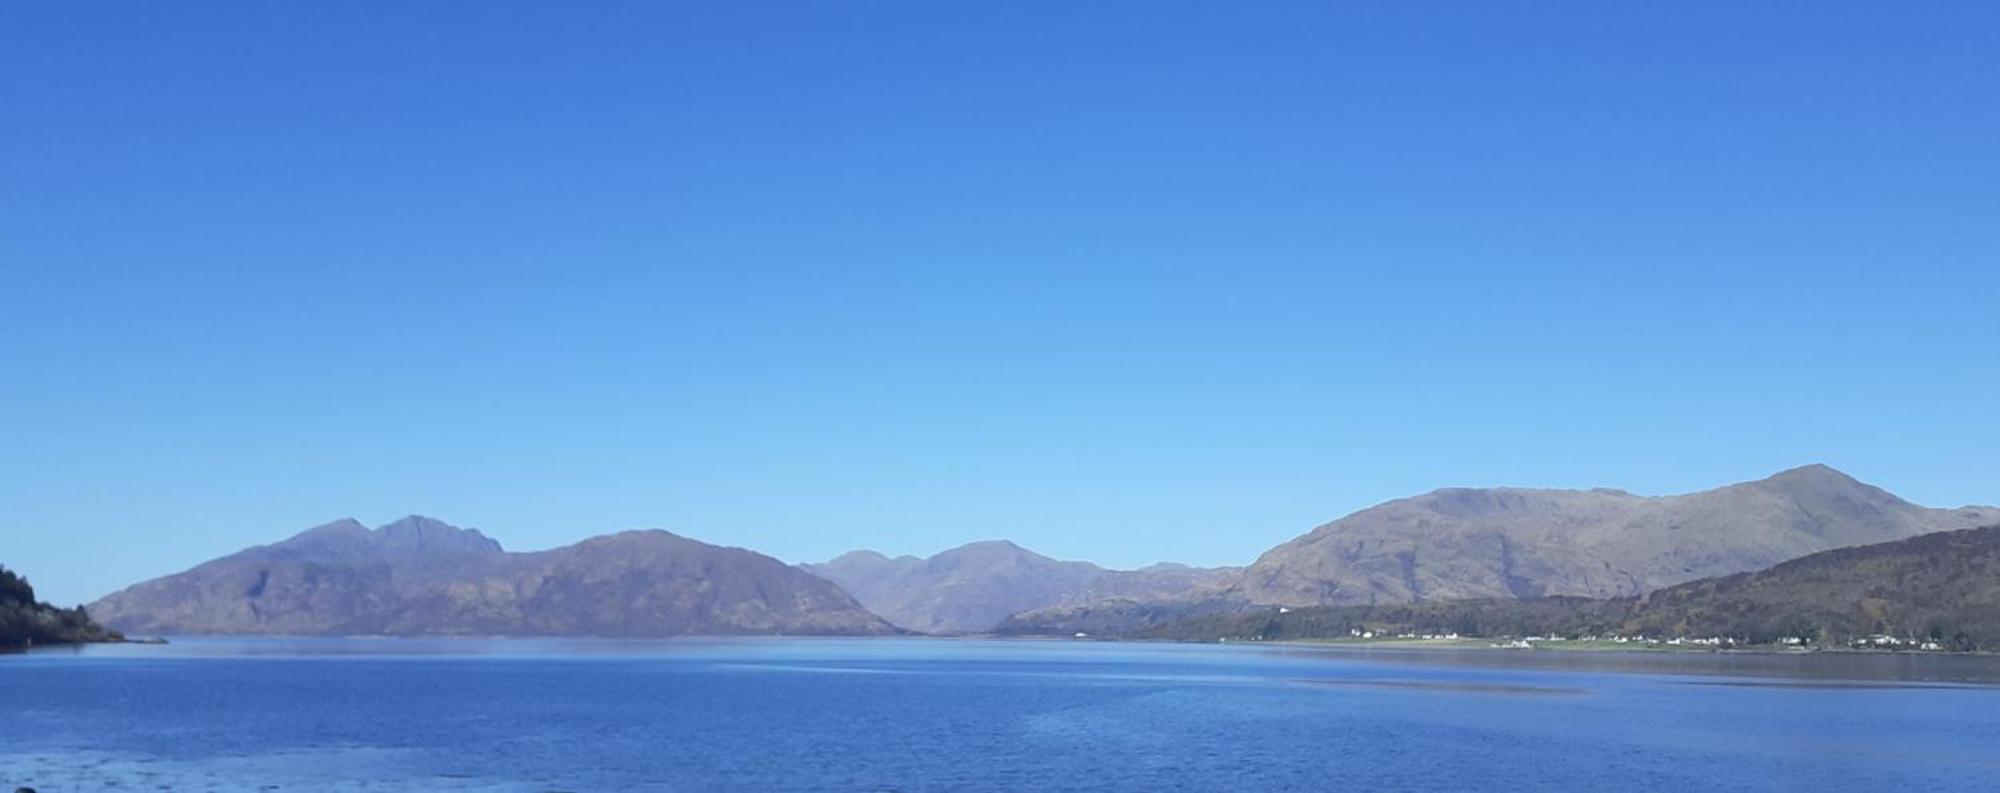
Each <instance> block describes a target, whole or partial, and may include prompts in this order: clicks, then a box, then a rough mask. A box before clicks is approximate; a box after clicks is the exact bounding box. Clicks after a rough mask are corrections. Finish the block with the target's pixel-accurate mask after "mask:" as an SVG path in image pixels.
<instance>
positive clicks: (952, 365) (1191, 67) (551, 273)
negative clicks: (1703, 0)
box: [0, 2, 2000, 602]
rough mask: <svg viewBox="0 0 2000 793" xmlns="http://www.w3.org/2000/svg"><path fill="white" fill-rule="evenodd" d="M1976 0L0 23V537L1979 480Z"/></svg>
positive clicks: (727, 7)
mask: <svg viewBox="0 0 2000 793" xmlns="http://www.w3.org/2000/svg"><path fill="white" fill-rule="evenodd" d="M1992 8H1993V6H1991V5H1990V4H1980V3H1966V4H1917V5H1914V6H1898V7H1897V8H1894V9H1890V8H1888V7H1886V6H1879V5H1877V6H1874V7H1870V6H1869V5H1861V4H1843V3H1817V2H1815V3H1768V4H1766V3H1759V4H1739V3H1712V4H1673V5H1672V6H1671V7H1669V6H1665V5H1662V6H1658V7H1653V8H1647V9H1632V8H1629V7H1612V6H1605V5H1602V4H1542V3H1498V4H1477V6H1476V7H1468V6H1467V4H1458V3H1394V4H1390V3H1381V4H1346V5H1341V4H1328V3H1299V4H1286V3H1260V4H1252V5H1250V6H1247V7H1246V6H1243V5H1241V4H1175V3H1160V2H1145V3H1098V4H1084V5H1082V6H1079V5H1076V4H1068V3H982V4H971V3H958V4H952V3H945V4H939V3H907V4H905V3H868V4H860V5H854V4H808V3H796V4H777V3H709V4H669V3H607V4H594V5H592V6H590V7H588V8H579V7H577V6H576V5H575V4H557V3H541V4H520V3H457V4H445V3H436V4H416V3H341V4H296V3H295V4H270V3H248V2H246V3H241V4H216V3H184V4H158V3H99V4H87V6H86V5H84V4H72V3H35V4H29V3H16V4H9V5H7V6H5V7H0V448H4V452H0V563H4V564H6V565H8V566H11V567H15V568H18V569H21V570H22V571H24V572H25V573H27V574H28V575H29V577H30V578H31V579H32V580H33V581H35V583H36V584H37V585H38V587H39V588H40V589H41V590H42V591H43V593H44V594H45V595H47V596H49V597H51V598H53V599H55V600H58V601H61V602H74V601H81V600H87V599H90V598H94V597H97V596H99V595H102V594H104V593H106V592H108V591H111V590H113V589H116V588H118V587H120V586H123V585H125V584H129V583H132V582H134V581H137V580H139V579H142V578H146V577H150V576H153V575H158V574H163V573H167V572H172V571H175V570H179V569H182V568H185V567H187V566H189V565H191V564H193V563H196V562H198V561H201V560H203V559H206V558H210V557H213V556H217V555H220V554H223V553H226V552H230V551H233V550H236V549H238V548H240V547H243V546H246V545H250V544H255V543H261V542H267V541H272V540H276V539H279V538H282V537H284V536H286V535H288V534H290V533H292V532H295V531H298V530H300V529H303V528H306V527H308V526H311V525H314V524H317V523H321V522H324V521H327V520H331V519H335V518H339V517H343V516H349V515H351V516H354V517H357V518H360V519H361V520H363V521H365V522H368V523H371V524H377V523H383V522H387V521H389V520H392V519H394V518H396V517H398V516H401V515H403V514H405V513H413V512H414V513H423V514H429V515H433V516H436V517H440V518H443V519H446V520H449V521H452V522H454V523H458V524H460V525H470V526H478V527H481V528H483V529H485V530H487V531H488V532H489V533H491V534H493V535H495V536H496V537H498V538H500V539H501V540H502V541H503V542H505V543H507V544H508V545H509V546H510V547H513V548H517V549H536V548H545V547H552V546H556V545H561V544H565V543H568V542H571V541H574V540H576V539H579V538H582V537H584V536H588V535H591V534H598V533H603V532H607V531H613V530H618V529H624V528H633V527H650V526H657V527H665V528H670V529H673V530H675V531H679V532H681V533H684V534H687V535H689V536H693V537H696V538H699V539H703V540H707V541H711V542H718V543H725V544H733V545H743V546H747V547H751V548H755V549H758V550H762V551H765V552H767V553H771V554H773V555H776V556H778V557H780V558H783V559H786V560H788V561H811V560H818V559H824V558H827V557H830V556H832V555H835V554H837V553H839V552H841V551H844V550H848V549H851V548H857V547H870V548H877V549H880V550H883V551H887V552H891V553H921V554H927V553H931V552H935V551H937V550H940V549H943V548H946V547H950V546H953V545H957V544H959V543H962V542H966V541H970V540H975V539H982V538H991V537H1008V538H1012V539H1015V540H1016V541H1018V542H1020V543H1022V544H1023V545H1026V546H1028V547H1031V548H1035V549H1037V550H1041V551H1043V552H1046V553H1050V554H1052V555H1057V556H1062V557H1068V558H1086V559H1091V560H1094V561H1098V562H1100V563H1105V564H1111V565H1120V566H1129V565H1138V564H1144V563H1148V562H1151V561H1154V560H1158V559H1172V560H1179V561H1185V562H1191V563H1201V564H1217V563H1245V562H1248V561H1250V560H1251V559H1252V558H1254V557H1255V556H1256V555H1257V554H1258V553H1259V552H1261V551H1262V550H1264V549H1265V548H1267V547H1269V546H1271V545H1273V544H1276V543H1278V542H1280V541H1283V540H1285V539H1287V538H1290V537H1291V536H1294V535H1296V534H1298V533H1300V532H1302V531H1304V530H1306V529H1308V528H1310V527H1311V526H1313V525H1315V524H1317V523H1320V522H1323V521H1325V520H1328V519H1331V518H1334V517H1338V516H1339V515H1341V514H1344V513H1346V512H1349V511H1352V510H1354V509H1358V508H1361V507H1365V506H1368V505H1370V504H1372V503H1376V502H1379V501H1382V500H1386V499H1389V498H1394V497H1399V496H1403V495H1408V494H1411V493H1415V492H1421V491H1425V490H1429V489H1432V488H1435V487H1439V486H1446V485H1500V484H1510V485H1532V486H1558V487H1588V486H1596V485H1609V486H1619V487H1624V488H1627V489H1631V490H1634V491H1637V492H1645V493H1670V492H1681V491H1687V490H1693V489H1700V488H1705V487H1711V486H1715V485H1719V484H1723V483H1726V482H1731V481H1739V480H1744V479H1753V478H1758V477H1761V476H1764V475H1767V474H1769V473H1772V472H1774V471H1777V470H1779V469H1782V468H1786V467H1790V466H1793V465H1798V464H1802V463H1806V462H1815V461H1819V462H1826V463H1828V464H1831V465H1834V466H1836V467H1838V468H1841V469H1843V470H1846V471H1848V472H1850V473H1852V474H1855V475H1856V476H1859V477H1861V478H1863V479H1864V480H1867V481H1871V482H1874V483H1876V484H1880V485H1882V486H1884V487H1887V488H1889V489H1891V490H1893V491H1895V492H1897V493H1899V494H1902V495H1904V496H1906V497H1908V498H1912V499H1914V500H1917V501H1920V502H1923V503H1928V504H1933V505H1957V504H1961V503H1966V502H1983V503H1993V502H2000V455H1996V454H1995V451H1994V450H1995V449H1996V448H2000V409H1996V404H2000V403H1996V401H1995V400H1996V397H1995V394H1996V393H2000V388H1996V387H1997V386H2000V374H1996V372H2000V367H1996V364H2000V310H1996V298H2000V222H1996V221H1997V220H2000V147H1996V146H1995V143H1994V142H1995V141H2000V102H1995V101H1993V98H1994V97H1993V86H1994V85H1996V84H2000V50H1996V49H1995V48H1993V47H1992V46H1990V45H1991V36H1990V33H1991V31H1993V30H1995V29H2000V18H1996V12H1995V11H1992V10H1991V9H1992Z"/></svg>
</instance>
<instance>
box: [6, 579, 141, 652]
mask: <svg viewBox="0 0 2000 793" xmlns="http://www.w3.org/2000/svg"><path fill="white" fill-rule="evenodd" d="M118 638H119V636H118V634H116V633H112V632H111V631H107V630H105V629H104V628H103V627H101V626H99V625H98V624H97V623H96V622H93V621H91V618H90V615H89V614H88V613H86V612H85V610H84V609H80V608H75V609H61V608H56V607H55V606H51V605H49V604H47V603H43V602H40V601H37V600H35V588H34V587H32V586H29V585H28V580H27V579H25V578H22V577H20V576H19V575H16V574H14V572H13V571H11V570H8V569H7V568H5V567H0V650H10V649H17V648H22V647H32V646H34V645H38V644H77V643H81V642H103V641H116V640H118Z"/></svg>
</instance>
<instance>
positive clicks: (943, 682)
mask: <svg viewBox="0 0 2000 793" xmlns="http://www.w3.org/2000/svg"><path fill="white" fill-rule="evenodd" d="M1954 681H1956V682H1954ZM1994 681H2000V661H1995V660H1994V659H1976V658H1908V657H1898V658H1888V657H1865V658H1857V657H1831V656H1816V657H1811V658H1796V657H1791V658H1786V657H1754V658H1753V657H1740V656H1737V657H1725V656H1664V657H1661V656H1647V657H1633V656H1626V655H1586V654H1580V653H1562V654H1558V653H1540V654H1534V653H1515V654H1508V653H1484V652H1450V651H1430V652H1385V651H1346V652H1327V651H1309V650H1299V649H1288V648H1275V647H1255V648H1252V647H1242V648H1238V647H1215V646H1194V645H1137V644H1097V643H1069V642H1002V641H951V640H902V639H890V640H770V639H766V640H743V641H721V640H690V641H671V642H595V641H590V642H566V641H469V640H468V641H454V640H445V641H409V640H405V641H398V640H327V641H304V640H262V641H220V640H215V641H201V640H188V641H182V642H178V643H176V644H174V645H171V646H166V647H140V646H121V647H96V648H90V649H87V650H84V651H82V652H75V651H59V652H43V653H33V654H29V655H17V656H0V790H11V789H13V787H14V786H17V785H30V786H34V787H36V788H38V789H39V790H41V791H43V793H50V792H51V791H73V790H93V791H95V790H153V789H171V790H270V789H279V790H343V789H381V790H507V791H513V790H521V791H547V790H570V791H600V790H1031V789H1033V790H1103V789H1119V790H1146V791H1152V790H1218V789H1224V790H1303V789H1357V790H1376V789H1393V790H1413V791H1433V790H1438V791H1442V790H1486V789H1535V790H1605V789H1631V788H1636V787H1641V786H1647V787H1650V786H1655V785H1667V786H1678V787H1677V788H1676V789H1682V790H1703V791H1710V790H1816V791H1879V790H1890V789H1898V788H1909V789H1929V790H2000V688H1993V687H1990V686H1989V685H1981V684H1980V683H1987V684H1990V683H1992V682H1994ZM1967 682H1971V683H1972V684H1970V685H1968V684H1966V683H1967Z"/></svg>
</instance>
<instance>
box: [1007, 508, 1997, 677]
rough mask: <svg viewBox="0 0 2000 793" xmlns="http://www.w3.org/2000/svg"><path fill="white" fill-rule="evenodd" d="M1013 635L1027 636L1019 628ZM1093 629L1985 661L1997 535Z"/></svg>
mask: <svg viewBox="0 0 2000 793" xmlns="http://www.w3.org/2000/svg"><path fill="white" fill-rule="evenodd" d="M1133 624H1136V623H1133ZM1069 627H1070V626H1067V625H1065V626H1059V627H1055V628H1054V629H1053V630H1056V631H1061V630H1067V629H1068V628H1069ZM1012 629H1013V630H1019V631H1022V632H1034V631H1031V630H1029V628H1028V626H1027V625H1026V624H1025V623H1024V622H1018V621H1017V622H1016V623H1014V625H1013V626H1012ZM1049 630H1050V629H1049V628H1044V629H1043V632H1048V631H1049ZM1104 630H1105V631H1106V634H1105V635H1115V636H1126V637H1132V638H1151V639H1180V640H1204V641H1214V640H1217V639H1243V638H1253V637H1254V638H1257V639H1262V640H1284V639H1320V638H1336V637H1338V638H1345V637H1348V636H1351V635H1353V633H1355V632H1360V631H1367V632H1370V633H1375V634H1378V635H1393V634H1401V633H1415V634H1433V635H1435V634H1446V633H1454V634H1460V635H1464V636H1485V637H1495V636H1561V637H1576V636H1586V635H1588V636H1624V637H1633V636H1650V637H1656V638H1657V637H1676V636H1683V637H1728V638H1730V639H1732V640H1741V641H1746V642H1750V643H1754V644H1777V643H1780V642H1787V641H1789V642H1791V643H1806V644H1809V645H1812V646H1822V647H1824V646H1843V645H1848V644H1852V643H1856V642H1867V641H1871V640H1873V641H1877V642H1881V643H1882V644H1886V645H1889V646H1898V643H1899V642H1900V643H1901V645H1904V646H1907V645H1917V646H1922V645H1923V644H1924V643H1930V644H1931V645H1933V646H1934V647H1936V648H1939V649H1952V650H1995V649H2000V526H1988V527H1984V528H1978V529H1966V530H1962V531H1946V532H1936V533H1933V534H1925V535H1921V536H1917V537H1911V538H1909V539H1904V540H1896V541H1894V542H1886V543H1877V544H1874V545H1864V546H1859V547H1853V548H1838V549H1835V550H1831V551H1822V552H1820V553H1816V554H1811V555H1809V556H1805V557H1801V558H1798V559H1793V560H1791V561H1788V562H1784V563H1781V564H1778V565H1776V566H1774V567H1771V568H1769V569H1765V570H1759V571H1756V572H1751V573H1737V574H1734V575H1728V576H1721V577H1717V578H1705V579H1701V580H1697V581H1691V582H1688V583H1684V584H1678V585H1675V586H1672V587H1668V588H1666V589H1661V590H1658V591H1655V592H1650V593H1647V594H1645V595H1639V596H1628V597H1618V598H1581V597H1573V596H1551V597H1541V598H1527V599H1513V598H1485V599H1477V600H1439V601H1422V602H1413V603H1393V604H1378V605H1368V606H1319V607H1313V608H1304V609H1285V608H1277V609H1274V608H1272V607H1269V606H1264V607H1246V608H1240V609H1235V610H1230V611H1216V612H1211V613H1206V614H1182V615H1179V616H1177V617H1175V618H1172V619H1163V620H1156V621H1154V622H1153V623H1151V624H1147V625H1142V626H1139V627H1138V628H1137V629H1135V630H1130V631H1125V632H1119V631H1121V630H1123V626H1114V625H1108V624H1107V625H1106V626H1105V627H1104ZM1875 637H1888V639H1889V641H1882V640H1880V639H1875Z"/></svg>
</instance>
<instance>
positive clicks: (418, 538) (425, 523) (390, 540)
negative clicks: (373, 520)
mask: <svg viewBox="0 0 2000 793" xmlns="http://www.w3.org/2000/svg"><path fill="white" fill-rule="evenodd" d="M375 536H376V537H377V538H379V539H380V540H381V541H382V542H384V543H386V544H388V545H391V546H394V547H400V548H413V549H416V550H419V551H447V552H453V551H456V552H468V553H500V552H501V551H502V549H501V547H500V543H499V541H497V540H494V539H493V538H491V537H488V536H486V535H485V534H481V533H480V532H479V530H478V529H461V528H459V527H457V526H453V525H451V524H449V523H446V522H444V521H441V520H438V519H437V518H431V517H425V516H423V515H409V516H406V517H404V518H402V519H400V520H397V521H395V522H393V523H388V524H385V525H383V526H382V527H380V528H377V529H376V530H375Z"/></svg>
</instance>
